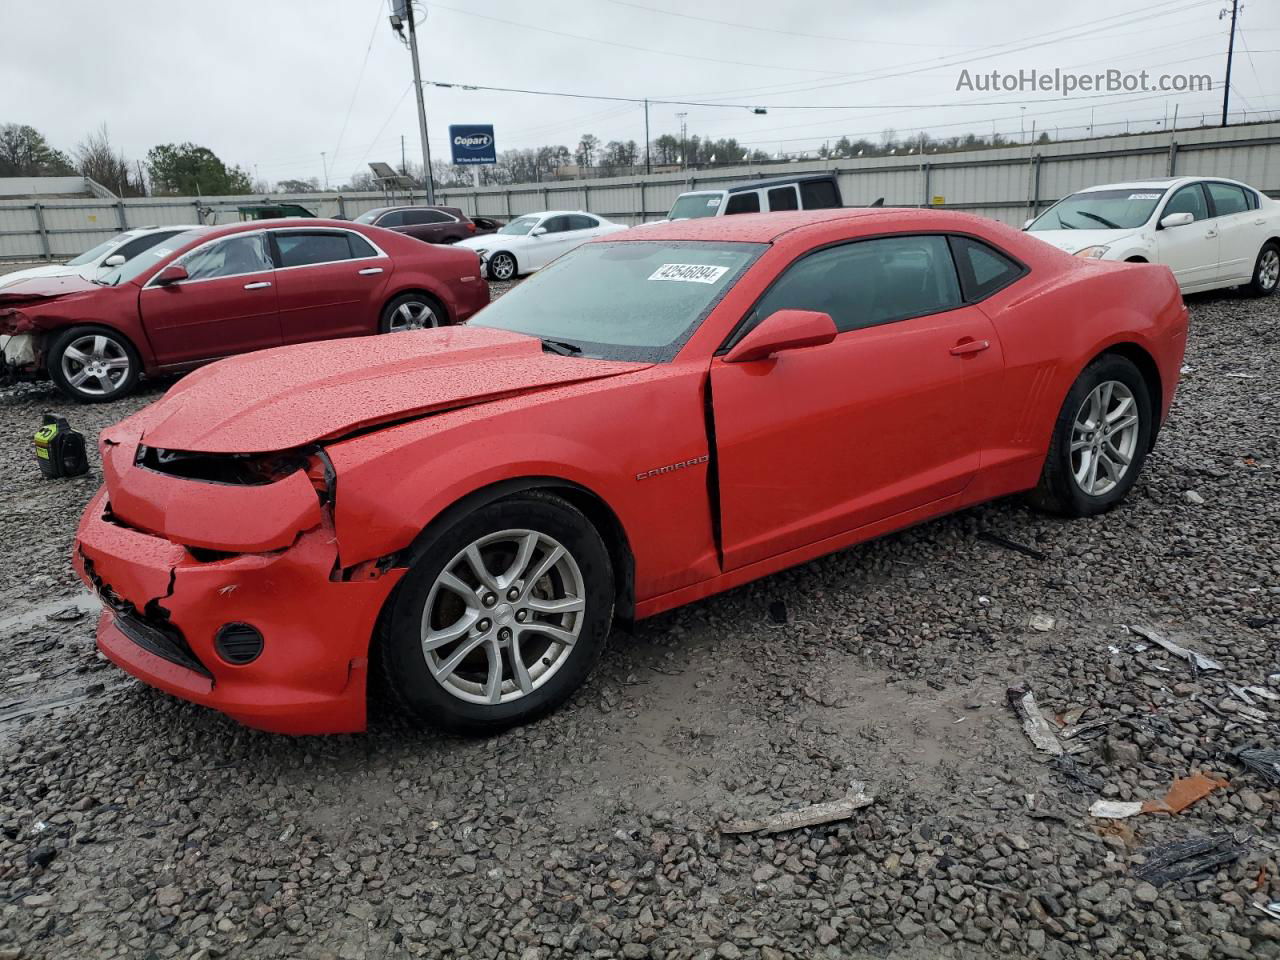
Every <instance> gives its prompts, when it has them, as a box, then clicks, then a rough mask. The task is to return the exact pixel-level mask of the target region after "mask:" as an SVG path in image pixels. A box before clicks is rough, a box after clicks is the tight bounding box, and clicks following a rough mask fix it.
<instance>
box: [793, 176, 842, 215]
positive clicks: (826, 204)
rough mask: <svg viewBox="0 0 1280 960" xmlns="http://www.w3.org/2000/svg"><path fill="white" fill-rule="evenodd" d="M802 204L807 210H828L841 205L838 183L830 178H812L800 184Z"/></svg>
mask: <svg viewBox="0 0 1280 960" xmlns="http://www.w3.org/2000/svg"><path fill="white" fill-rule="evenodd" d="M800 205H801V206H802V207H804V208H805V209H806V210H827V209H830V208H831V207H838V206H840V198H839V197H837V196H836V185H835V184H834V183H832V182H831V181H830V180H810V181H808V182H807V183H802V184H800Z"/></svg>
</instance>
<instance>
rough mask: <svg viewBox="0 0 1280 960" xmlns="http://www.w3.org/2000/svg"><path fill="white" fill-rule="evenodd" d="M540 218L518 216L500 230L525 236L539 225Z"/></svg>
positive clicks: (500, 231)
mask: <svg viewBox="0 0 1280 960" xmlns="http://www.w3.org/2000/svg"><path fill="white" fill-rule="evenodd" d="M538 219H539V218H538V217H517V218H516V219H514V220H512V221H511V222H510V223H508V224H507V225H506V226H505V227H503V228H502V229H501V230H499V231H498V232H499V233H506V234H515V235H516V236H518V237H523V236H524V235H525V234H527V233H528V232H529V231H530V230H532V229H533V228H534V227H536V226H537V225H538Z"/></svg>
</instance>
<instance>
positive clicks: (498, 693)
mask: <svg viewBox="0 0 1280 960" xmlns="http://www.w3.org/2000/svg"><path fill="white" fill-rule="evenodd" d="M484 651H485V653H486V654H487V655H488V657H489V674H488V677H487V678H486V679H485V682H484V698H485V700H486V701H487V702H489V703H497V702H498V701H500V700H501V699H502V648H501V647H499V646H498V644H497V642H496V641H491V642H489V643H487V644H485V648H484Z"/></svg>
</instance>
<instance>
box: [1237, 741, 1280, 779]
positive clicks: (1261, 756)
mask: <svg viewBox="0 0 1280 960" xmlns="http://www.w3.org/2000/svg"><path fill="white" fill-rule="evenodd" d="M1231 756H1233V757H1235V758H1236V760H1238V761H1239V762H1240V764H1241V765H1242V766H1244V767H1245V768H1246V769H1248V770H1250V771H1252V772H1253V773H1256V774H1257V775H1258V776H1260V777H1261V778H1262V779H1263V780H1265V781H1267V782H1268V783H1269V784H1271V785H1272V786H1275V787H1280V750H1264V749H1262V748H1261V747H1259V746H1257V745H1256V744H1253V743H1251V744H1249V745H1247V746H1243V747H1237V748H1236V749H1235V750H1232V751H1231Z"/></svg>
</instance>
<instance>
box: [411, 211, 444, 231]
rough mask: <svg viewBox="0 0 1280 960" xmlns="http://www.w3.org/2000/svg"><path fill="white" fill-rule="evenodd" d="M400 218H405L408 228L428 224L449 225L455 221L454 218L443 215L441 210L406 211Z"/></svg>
mask: <svg viewBox="0 0 1280 960" xmlns="http://www.w3.org/2000/svg"><path fill="white" fill-rule="evenodd" d="M400 216H402V217H403V218H404V225H405V226H406V227H412V226H415V225H421V224H428V223H448V222H449V221H450V220H452V219H453V217H451V216H449V215H448V214H445V213H441V212H440V211H439V210H405V211H403V212H402V213H401V214H400Z"/></svg>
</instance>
